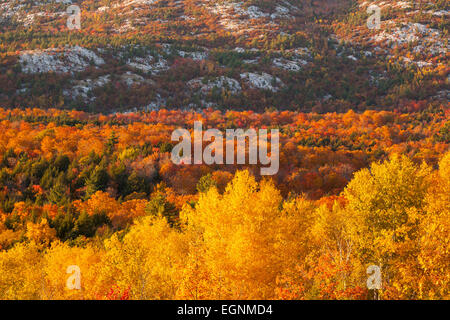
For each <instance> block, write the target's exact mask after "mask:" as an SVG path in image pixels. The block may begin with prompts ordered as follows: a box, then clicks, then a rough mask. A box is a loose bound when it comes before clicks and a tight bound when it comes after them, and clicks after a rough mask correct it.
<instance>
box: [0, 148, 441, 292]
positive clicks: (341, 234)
mask: <svg viewBox="0 0 450 320" xmlns="http://www.w3.org/2000/svg"><path fill="white" fill-rule="evenodd" d="M449 170H450V153H447V154H446V155H444V156H443V158H442V159H441V161H440V163H439V169H438V170H433V169H432V168H431V167H429V166H428V165H427V164H425V163H422V164H421V165H416V164H414V163H413V162H412V161H411V160H410V159H408V158H407V157H405V156H399V155H393V156H391V157H390V159H389V160H387V161H385V162H383V163H373V164H372V165H371V166H370V170H369V169H363V170H361V171H359V172H357V173H356V174H355V176H354V178H353V179H352V180H351V182H350V183H349V184H348V185H347V186H346V188H345V190H344V192H343V193H342V194H340V195H339V196H338V197H336V198H334V199H332V198H328V199H327V198H324V199H322V200H320V201H311V200H308V199H305V198H304V197H302V196H300V197H295V198H294V197H291V198H289V199H283V197H282V196H281V194H280V192H279V190H277V188H276V187H275V186H274V185H273V183H272V182H271V181H269V180H262V181H260V182H257V181H256V180H255V178H254V177H253V176H252V175H251V174H249V172H248V171H238V172H237V173H236V175H235V176H234V178H233V180H232V181H231V182H230V183H229V184H228V186H227V187H226V189H225V190H224V191H220V190H219V189H218V188H217V187H216V186H214V185H209V186H207V184H203V187H205V188H204V189H203V190H202V191H199V196H198V198H197V200H196V201H195V203H191V204H189V203H187V204H185V205H184V206H183V208H182V210H181V213H180V215H179V219H177V220H176V221H174V220H172V219H171V216H170V214H169V213H170V212H171V210H172V208H171V207H170V206H167V203H165V202H164V200H163V198H162V197H160V196H159V195H158V196H154V197H153V198H152V199H151V200H150V201H149V202H147V204H144V203H143V204H141V205H137V204H135V205H131V206H128V208H127V209H128V210H127V209H126V210H125V211H127V212H128V213H130V215H132V214H131V213H133V214H135V216H134V217H133V218H134V221H135V222H134V224H133V225H132V226H131V227H130V228H127V229H126V230H123V231H118V232H115V233H113V234H111V233H110V232H107V230H106V229H105V228H102V229H101V231H100V230H98V231H97V233H96V236H95V237H94V238H92V239H88V238H86V237H78V238H77V239H76V241H75V242H61V241H60V240H57V239H56V234H57V232H58V231H57V230H55V229H54V228H52V227H50V226H49V224H48V221H47V219H41V220H40V222H38V221H35V222H31V221H30V222H28V223H27V227H26V233H25V234H24V239H23V241H22V242H20V243H17V244H16V245H15V246H14V247H12V248H10V249H9V250H3V251H1V252H0V271H1V272H0V297H1V298H3V299H130V298H131V299H175V298H177V299H211V298H212V299H230V298H231V299H370V298H372V297H373V296H374V293H373V292H370V291H369V290H367V289H366V286H365V284H366V281H367V274H366V268H367V267H368V266H369V265H373V264H375V265H378V266H380V267H381V270H382V279H383V280H382V281H383V286H382V289H381V290H380V291H379V292H378V293H377V294H378V296H379V297H381V298H382V299H448V294H449V292H448V288H449V280H450V279H449V269H448V268H449V266H448V258H449V252H448V247H449V243H448V241H449V240H448V232H449V221H450V220H449V213H450V198H449V195H450V180H449V177H450V172H449ZM145 202H146V201H145ZM79 205H80V206H81V208H83V210H85V211H84V212H88V213H87V214H85V218H81V216H80V218H79V219H78V221H77V222H76V224H77V228H79V229H78V230H80V231H81V232H86V231H89V227H90V226H94V225H95V223H96V222H102V218H101V217H99V216H98V214H99V213H98V212H101V211H102V212H103V213H104V214H106V216H112V218H114V217H117V216H116V213H117V210H118V209H117V205H118V204H117V203H116V202H115V201H114V200H113V199H111V198H110V197H109V196H108V195H105V194H104V193H102V192H98V193H96V194H95V195H94V196H93V197H91V199H90V200H89V201H88V202H87V203H84V204H79ZM122 206H125V203H123V204H122ZM138 207H140V208H142V207H146V208H147V209H144V210H143V211H140V210H139V209H138ZM155 209H157V210H155ZM119 210H120V209H119ZM122 218H123V217H122ZM103 222H105V221H103ZM8 231H9V232H10V233H12V232H14V231H11V229H7V231H4V233H5V232H8ZM85 234H86V233H85ZM69 265H77V266H78V267H79V268H80V270H81V283H82V288H81V290H69V289H67V288H66V287H65V285H66V279H67V277H68V274H67V273H66V269H67V267H68V266H69Z"/></svg>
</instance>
